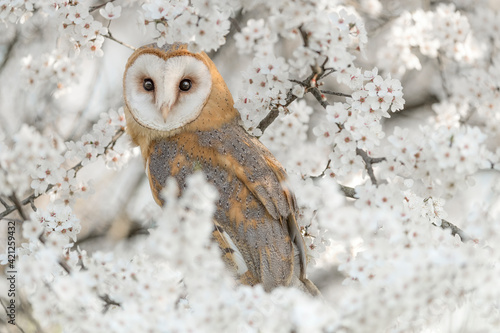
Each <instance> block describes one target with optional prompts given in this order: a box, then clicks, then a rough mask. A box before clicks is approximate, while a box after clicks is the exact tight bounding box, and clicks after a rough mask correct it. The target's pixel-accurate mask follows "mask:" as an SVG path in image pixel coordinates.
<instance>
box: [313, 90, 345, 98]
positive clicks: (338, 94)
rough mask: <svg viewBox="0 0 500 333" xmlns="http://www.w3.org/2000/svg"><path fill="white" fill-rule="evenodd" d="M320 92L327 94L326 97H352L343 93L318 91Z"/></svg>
mask: <svg viewBox="0 0 500 333" xmlns="http://www.w3.org/2000/svg"><path fill="white" fill-rule="evenodd" d="M320 91H321V93H323V94H327V95H335V96H341V97H352V96H351V95H349V94H344V93H340V92H336V91H331V90H320Z"/></svg>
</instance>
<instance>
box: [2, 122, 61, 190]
mask: <svg viewBox="0 0 500 333" xmlns="http://www.w3.org/2000/svg"><path fill="white" fill-rule="evenodd" d="M2 139H3V140H2V141H3V142H1V143H0V194H1V195H5V196H10V195H12V194H14V193H17V194H19V195H23V194H24V193H27V192H28V191H29V190H30V189H31V188H33V189H35V191H36V193H41V192H44V191H45V190H46V189H47V187H48V185H49V184H54V183H56V182H57V181H59V179H60V176H61V171H60V166H61V164H62V163H63V162H64V158H62V156H61V152H60V151H58V149H56V146H59V145H58V144H57V143H60V142H59V141H60V139H59V138H58V137H57V136H54V135H51V137H45V136H42V135H41V134H40V133H39V132H38V131H37V130H36V129H35V128H33V127H30V126H27V125H24V126H23V127H21V129H20V131H19V133H17V134H16V135H15V136H14V138H13V140H12V141H11V142H7V141H6V139H5V138H2Z"/></svg>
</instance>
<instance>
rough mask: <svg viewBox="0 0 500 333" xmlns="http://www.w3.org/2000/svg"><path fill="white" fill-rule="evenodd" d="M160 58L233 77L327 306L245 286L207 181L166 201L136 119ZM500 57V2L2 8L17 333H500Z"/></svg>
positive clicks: (52, 3)
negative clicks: (135, 143) (170, 48)
mask: <svg viewBox="0 0 500 333" xmlns="http://www.w3.org/2000/svg"><path fill="white" fill-rule="evenodd" d="M150 42H156V43H158V44H159V45H163V44H166V43H173V42H184V43H188V45H189V48H190V49H192V50H194V51H205V52H207V53H209V55H210V56H211V57H212V58H213V59H214V61H215V63H216V65H217V66H218V68H219V70H220V71H221V73H222V75H223V76H224V78H225V79H226V81H227V83H228V85H229V87H230V89H231V91H232V93H233V95H234V97H235V101H236V102H235V107H236V108H237V109H238V110H239V111H240V113H241V117H242V120H243V125H244V126H245V128H246V129H247V130H248V131H249V132H250V133H251V134H253V135H255V136H257V137H259V138H260V140H261V141H262V142H263V143H264V144H265V145H266V146H267V147H268V148H269V149H270V150H271V151H272V152H273V154H275V156H276V157H277V158H278V160H279V161H280V162H281V163H282V164H283V165H284V166H285V168H286V170H287V172H288V174H289V178H290V183H291V184H292V187H293V190H294V192H295V195H296V197H297V200H298V204H299V217H300V218H299V223H300V225H301V230H302V233H303V235H304V238H305V241H306V244H307V246H308V249H309V251H308V257H309V275H310V277H311V279H312V280H313V281H314V282H315V283H316V284H317V285H318V287H319V288H320V290H321V292H322V294H323V297H321V298H312V297H310V296H308V295H305V294H302V293H301V292H300V291H298V290H295V289H291V288H278V289H276V290H274V291H272V292H271V293H266V292H264V290H263V289H262V288H261V287H259V286H256V287H253V288H251V287H247V286H240V285H235V283H234V281H233V280H232V278H231V277H230V276H228V274H227V273H226V272H225V270H224V265H223V263H222V261H221V259H220V257H219V253H218V248H217V246H214V245H213V244H212V241H211V239H210V234H211V231H212V222H211V218H212V213H213V212H214V201H215V200H217V196H218V193H217V192H216V191H215V190H214V188H212V187H211V186H210V185H209V184H208V183H207V182H206V181H205V177H204V176H203V175H202V174H201V173H200V174H195V175H193V176H192V177H191V178H189V180H188V184H187V185H188V187H187V189H186V190H185V191H183V195H182V196H181V197H179V196H178V193H179V192H178V188H177V184H176V183H175V181H173V180H172V181H170V182H169V183H168V186H167V187H166V188H165V190H164V196H165V197H166V198H167V200H166V202H167V204H166V206H165V207H163V209H160V208H159V207H157V206H156V205H155V204H154V202H153V199H152V196H151V194H150V192H149V185H148V183H147V179H146V177H145V175H144V172H143V165H142V161H141V158H140V156H139V155H140V154H139V153H138V148H137V147H135V148H134V147H132V146H131V144H130V142H129V139H128V137H127V135H126V134H125V121H124V115H123V110H122V108H121V106H122V104H123V101H122V96H121V94H122V86H121V77H122V75H123V69H124V65H125V62H126V59H127V58H128V56H129V55H130V54H131V52H132V50H133V49H134V48H135V47H139V46H141V45H144V44H147V43H150ZM499 50H500V3H498V1H496V0H489V1H488V0H475V1H474V0H456V1H429V0H420V1H410V0H403V1H392V0H354V1H353V0H323V1H315V0H276V1H263V0H253V1H243V0H213V1H208V0H205V1H201V0H191V1H188V0H137V1H132V0H115V1H113V0H109V1H105V0H81V1H77V0H41V1H34V0H0V225H1V227H0V229H1V230H2V231H1V233H0V236H1V237H0V238H1V239H2V240H4V241H3V242H2V243H1V245H0V249H2V250H4V249H5V250H4V254H3V255H1V257H0V259H1V264H2V267H3V270H2V274H5V277H2V279H1V281H0V290H1V293H0V301H1V304H2V306H3V310H4V311H3V310H2V314H1V315H0V326H3V327H2V329H1V331H2V332H4V331H5V332H431V331H432V332H441V331H442V332H495V331H497V330H498V327H500V315H499V307H500V287H499V286H498V281H499V278H500V265H499V261H500V248H499V244H500V220H499V216H500V215H499V209H498V203H499V199H500V185H499V184H500V181H499V180H500V177H499V173H498V170H500V161H499V159H500V149H499V148H498V143H499V142H500V51H499ZM403 92H404V98H403ZM12 223H14V224H15V226H16V227H15V229H16V232H15V234H9V233H8V232H7V230H10V229H7V225H8V224H9V225H12ZM4 226H5V227H4ZM9 236H10V237H11V238H9ZM12 237H13V238H15V242H16V253H15V257H14V258H15V259H14V260H13V259H12V258H13V257H12V256H9V254H10V253H9V250H8V247H7V246H6V245H7V244H8V240H9V239H12ZM11 265H12V266H11ZM13 268H14V269H15V272H16V273H15V274H17V275H16V276H15V277H16V283H15V295H11V294H8V293H7V291H6V290H8V289H9V287H10V286H9V280H7V277H8V276H10V275H9V274H10V273H8V272H12V270H13ZM12 300H14V303H15V320H12V311H10V308H9V305H10V304H11V303H12ZM9 315H11V316H9Z"/></svg>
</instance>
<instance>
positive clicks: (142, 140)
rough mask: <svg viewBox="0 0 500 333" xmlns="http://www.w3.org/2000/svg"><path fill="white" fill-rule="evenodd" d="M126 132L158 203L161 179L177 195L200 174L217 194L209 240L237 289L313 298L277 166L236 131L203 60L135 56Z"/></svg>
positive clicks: (160, 51) (183, 53) (229, 105)
mask: <svg viewBox="0 0 500 333" xmlns="http://www.w3.org/2000/svg"><path fill="white" fill-rule="evenodd" d="M123 86H124V98H125V105H126V107H125V115H126V118H127V132H128V133H129V134H130V136H131V137H132V140H133V142H134V143H136V144H137V145H139V146H140V148H141V151H142V155H143V157H144V160H145V163H146V172H147V174H148V177H149V182H150V185H151V190H152V193H153V196H154V198H155V200H156V202H157V203H158V204H159V205H162V204H163V199H162V198H161V194H160V193H161V190H162V189H163V187H164V186H165V185H166V182H167V179H168V178H169V177H174V178H175V179H176V180H177V181H178V183H179V187H180V188H181V190H182V188H183V187H184V185H185V180H186V177H187V176H189V175H190V174H192V173H194V172H196V171H197V170H202V171H203V172H204V174H205V175H206V177H207V180H208V181H209V182H210V183H211V184H213V185H214V186H215V187H216V188H217V190H218V191H219V201H218V202H217V207H216V213H215V215H214V231H213V237H214V239H215V240H216V241H217V243H218V244H219V247H220V249H221V252H222V257H223V259H224V261H225V263H226V265H227V267H228V268H229V269H230V270H231V271H232V272H233V273H234V275H235V276H236V278H237V279H238V280H239V281H240V282H241V283H243V284H247V285H255V284H258V283H262V284H263V287H264V289H265V290H266V291H270V290H272V289H273V288H275V287H278V286H296V287H298V288H300V289H302V290H305V291H307V292H309V293H311V294H313V295H316V294H318V293H319V291H318V289H317V288H316V286H314V284H313V283H312V282H310V281H309V280H308V279H307V277H306V249H305V245H304V241H303V239H302V236H301V234H300V231H299V228H298V225H297V222H296V210H297V208H296V203H295V197H294V196H293V194H292V193H291V191H290V189H289V188H288V186H287V185H286V174H285V171H284V169H283V167H282V166H281V165H280V164H279V163H278V161H277V160H276V159H275V158H274V156H272V154H271V153H270V152H269V151H268V150H267V149H266V148H265V147H264V146H263V145H262V144H261V143H260V142H259V141H258V140H257V139H256V138H254V137H252V136H250V135H249V134H248V133H247V132H246V131H245V130H244V129H243V128H242V127H241V126H240V124H239V123H240V116H239V113H238V111H237V110H236V109H235V108H234V107H233V104H234V102H233V98H232V96H231V93H230V92H229V90H228V88H227V86H226V84H225V82H224V80H223V78H222V77H221V75H220V74H219V72H218V71H217V68H216V67H215V65H214V64H213V62H212V61H211V60H210V58H209V57H208V56H207V55H206V54H205V53H203V52H201V53H192V52H190V51H188V50H187V47H186V46H185V45H183V44H173V45H167V46H165V47H163V48H159V47H157V46H156V45H155V44H152V45H146V46H144V47H141V48H140V49H138V50H136V51H135V52H134V53H133V54H132V55H131V56H130V58H129V60H128V63H127V65H126V68H125V73H124V78H123Z"/></svg>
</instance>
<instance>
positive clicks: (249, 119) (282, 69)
mask: <svg viewBox="0 0 500 333" xmlns="http://www.w3.org/2000/svg"><path fill="white" fill-rule="evenodd" d="M288 68H289V66H288V65H287V64H286V62H285V59H284V58H281V57H280V58H276V57H274V56H268V57H266V58H255V60H254V61H253V64H252V67H251V68H250V69H249V70H248V71H246V72H245V73H243V77H244V79H245V86H244V88H243V89H244V90H245V92H244V95H243V96H240V97H239V98H238V100H237V101H236V103H235V105H234V106H235V107H236V108H237V109H238V110H239V111H240V114H241V118H242V120H243V124H244V126H245V127H246V128H247V130H249V131H250V132H253V134H255V135H260V134H261V132H260V131H259V129H257V128H256V127H257V125H258V124H259V122H260V121H261V120H262V119H263V118H264V117H265V116H266V115H267V113H268V112H269V111H270V110H271V109H273V108H277V109H279V110H280V111H284V105H285V104H286V98H287V94H288V91H289V90H290V88H291V87H292V82H290V81H289V75H288Z"/></svg>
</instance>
